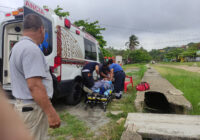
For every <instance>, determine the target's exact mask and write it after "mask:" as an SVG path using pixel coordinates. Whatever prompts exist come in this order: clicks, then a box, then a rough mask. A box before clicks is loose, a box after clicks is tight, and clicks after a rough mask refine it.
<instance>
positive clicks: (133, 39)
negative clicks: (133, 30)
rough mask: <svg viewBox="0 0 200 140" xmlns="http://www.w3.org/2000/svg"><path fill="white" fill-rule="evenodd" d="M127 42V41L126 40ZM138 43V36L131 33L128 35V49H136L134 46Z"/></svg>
mask: <svg viewBox="0 0 200 140" xmlns="http://www.w3.org/2000/svg"><path fill="white" fill-rule="evenodd" d="M127 43H128V42H127ZM138 45H139V41H138V38H137V36H135V35H131V36H130V37H129V49H130V50H135V49H136V46H138Z"/></svg>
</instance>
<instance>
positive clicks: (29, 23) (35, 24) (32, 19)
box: [23, 14, 43, 31]
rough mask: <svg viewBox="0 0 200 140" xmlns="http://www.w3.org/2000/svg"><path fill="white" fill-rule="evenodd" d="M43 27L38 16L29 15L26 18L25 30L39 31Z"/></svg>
mask: <svg viewBox="0 0 200 140" xmlns="http://www.w3.org/2000/svg"><path fill="white" fill-rule="evenodd" d="M41 26H43V22H42V19H41V18H40V17H39V16H38V15H36V14H28V15H26V16H25V18H24V23H23V28H24V30H28V29H31V30H33V31H37V30H38V29H39V28H40V27H41Z"/></svg>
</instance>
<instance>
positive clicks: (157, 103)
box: [144, 91, 173, 113]
mask: <svg viewBox="0 0 200 140" xmlns="http://www.w3.org/2000/svg"><path fill="white" fill-rule="evenodd" d="M144 103H145V108H144V109H145V111H147V112H152V113H173V112H172V110H171V109H170V105H169V102H168V101H167V98H166V97H165V95H164V94H162V93H160V92H154V91H150V92H145V99H144Z"/></svg>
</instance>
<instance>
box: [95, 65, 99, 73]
mask: <svg viewBox="0 0 200 140" xmlns="http://www.w3.org/2000/svg"><path fill="white" fill-rule="evenodd" d="M95 70H96V73H97V74H99V65H96V66H95Z"/></svg>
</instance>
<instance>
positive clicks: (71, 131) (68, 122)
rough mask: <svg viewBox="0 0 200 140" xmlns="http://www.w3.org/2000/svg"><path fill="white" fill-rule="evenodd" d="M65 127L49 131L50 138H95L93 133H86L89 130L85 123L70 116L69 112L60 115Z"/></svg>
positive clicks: (58, 139) (63, 139)
mask: <svg viewBox="0 0 200 140" xmlns="http://www.w3.org/2000/svg"><path fill="white" fill-rule="evenodd" d="M60 118H61V120H62V123H63V125H62V126H61V127H60V128H57V129H49V135H50V136H53V137H55V136H57V138H56V140H65V139H66V138H67V137H68V136H70V137H73V138H78V137H81V138H87V137H91V136H93V134H92V133H86V132H87V131H88V128H87V127H86V125H85V123H84V122H82V121H80V120H78V119H77V118H76V117H74V116H72V115H70V114H69V113H68V112H64V113H61V114H60Z"/></svg>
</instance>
